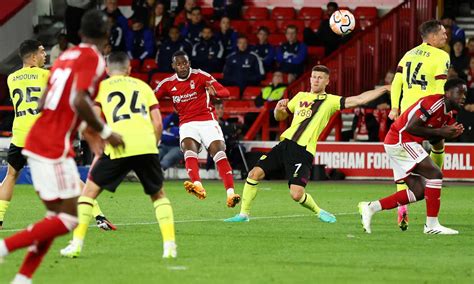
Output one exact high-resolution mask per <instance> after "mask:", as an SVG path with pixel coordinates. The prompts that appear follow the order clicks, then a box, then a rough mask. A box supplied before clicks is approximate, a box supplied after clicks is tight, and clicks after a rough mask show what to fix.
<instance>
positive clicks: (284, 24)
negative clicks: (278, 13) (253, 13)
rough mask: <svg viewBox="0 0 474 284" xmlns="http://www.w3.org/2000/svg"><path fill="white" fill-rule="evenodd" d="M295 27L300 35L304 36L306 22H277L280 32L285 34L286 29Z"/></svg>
mask: <svg viewBox="0 0 474 284" xmlns="http://www.w3.org/2000/svg"><path fill="white" fill-rule="evenodd" d="M289 25H293V26H295V27H296V28H297V29H298V34H300V33H301V34H302V33H303V30H304V21H302V20H289V21H288V20H287V21H277V26H278V30H279V31H280V32H281V33H285V30H286V27H288V26H289Z"/></svg>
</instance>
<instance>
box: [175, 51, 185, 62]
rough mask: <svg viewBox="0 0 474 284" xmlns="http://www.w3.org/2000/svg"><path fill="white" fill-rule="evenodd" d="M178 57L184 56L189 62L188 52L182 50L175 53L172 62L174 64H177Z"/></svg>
mask: <svg viewBox="0 0 474 284" xmlns="http://www.w3.org/2000/svg"><path fill="white" fill-rule="evenodd" d="M178 56H184V57H186V59H187V60H188V61H189V56H188V54H187V53H186V52H184V51H182V50H178V51H176V52H175V53H173V56H172V57H171V60H172V61H173V62H175V61H176V57H178Z"/></svg>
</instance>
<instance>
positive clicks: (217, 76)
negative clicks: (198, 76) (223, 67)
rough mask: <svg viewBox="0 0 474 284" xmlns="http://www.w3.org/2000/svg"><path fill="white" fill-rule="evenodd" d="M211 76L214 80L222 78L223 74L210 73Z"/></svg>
mask: <svg viewBox="0 0 474 284" xmlns="http://www.w3.org/2000/svg"><path fill="white" fill-rule="evenodd" d="M211 76H212V77H214V79H216V80H219V79H222V78H224V74H222V73H211Z"/></svg>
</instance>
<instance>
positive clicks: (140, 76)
mask: <svg viewBox="0 0 474 284" xmlns="http://www.w3.org/2000/svg"><path fill="white" fill-rule="evenodd" d="M130 76H131V77H133V78H137V79H140V80H142V81H145V82H148V74H147V73H139V72H133V73H131V74H130Z"/></svg>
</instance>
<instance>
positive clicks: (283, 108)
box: [273, 99, 291, 121]
mask: <svg viewBox="0 0 474 284" xmlns="http://www.w3.org/2000/svg"><path fill="white" fill-rule="evenodd" d="M289 112H291V111H290V110H289V109H288V99H282V100H279V101H278V103H277V105H276V107H275V111H274V112H273V115H274V117H275V120H276V121H282V120H285V119H287V118H288V116H289Z"/></svg>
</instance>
